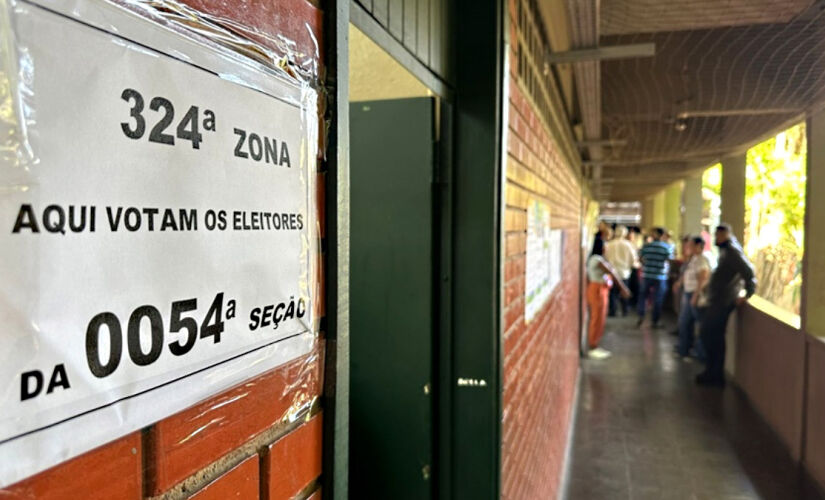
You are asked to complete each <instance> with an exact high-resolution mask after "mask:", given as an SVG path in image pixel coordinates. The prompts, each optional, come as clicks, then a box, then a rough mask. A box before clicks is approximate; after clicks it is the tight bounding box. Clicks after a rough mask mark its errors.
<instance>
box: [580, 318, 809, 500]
mask: <svg viewBox="0 0 825 500" xmlns="http://www.w3.org/2000/svg"><path fill="white" fill-rule="evenodd" d="M635 319H636V318H635V316H632V315H631V316H628V317H626V318H616V319H611V320H609V322H608V325H607V333H606V337H605V341H604V345H605V346H606V347H607V348H608V349H609V350H610V351H612V352H613V357H612V358H610V359H608V360H604V361H592V360H585V361H583V366H582V373H581V378H580V384H579V400H578V408H577V414H576V420H575V427H574V431H573V432H574V435H573V440H572V456H571V461H570V465H569V477H568V484H567V491H566V498H568V499H570V500H585V499H603V498H611V499H634V500H638V499H653V498H656V499H671V498H672V499H697V500H698V499H714V500H716V499H757V498H761V499H788V498H800V499H815V498H821V497H820V496H817V493H816V491H815V490H814V488H813V487H811V486H810V483H808V482H807V481H805V480H804V478H803V477H802V476H801V473H800V469H799V467H798V466H797V465H796V464H795V463H794V462H793V461H792V460H791V458H790V456H789V455H788V452H787V451H786V448H785V447H784V446H783V445H782V444H781V442H780V441H779V440H778V439H777V438H776V436H775V435H774V434H773V431H772V430H771V429H770V428H769V427H768V426H767V425H766V424H765V423H764V421H763V420H762V419H761V418H760V417H759V416H758V415H757V413H756V412H755V411H754V409H753V408H752V407H751V405H750V403H748V402H747V400H746V399H745V397H744V396H743V394H742V393H741V392H740V391H739V390H738V389H737V388H736V387H734V386H733V385H729V386H728V387H727V388H725V389H707V388H699V387H697V386H696V385H694V383H693V377H694V375H695V374H696V373H697V372H698V371H699V370H700V367H699V365H698V364H696V363H687V362H683V361H681V360H679V359H677V358H675V357H674V356H673V355H672V350H673V341H674V337H672V336H671V335H670V334H669V333H668V331H669V329H670V327H671V326H672V324H671V325H666V326H667V327H668V328H663V329H658V330H652V329H650V328H649V327H647V326H644V327H643V328H641V329H640V328H637V327H636V326H635Z"/></svg>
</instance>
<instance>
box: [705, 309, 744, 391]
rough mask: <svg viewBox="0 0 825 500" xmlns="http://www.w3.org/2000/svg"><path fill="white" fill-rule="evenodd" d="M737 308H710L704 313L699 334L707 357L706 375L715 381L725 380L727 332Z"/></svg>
mask: <svg viewBox="0 0 825 500" xmlns="http://www.w3.org/2000/svg"><path fill="white" fill-rule="evenodd" d="M735 308H736V306H735V305H733V304H723V305H712V306H708V308H707V309H705V310H704V311H702V321H701V323H700V324H699V332H700V337H701V338H702V345H704V347H705V355H706V356H707V369H706V370H705V373H707V375H708V377H709V378H710V379H712V380H715V381H721V380H724V378H725V330H726V328H727V326H728V317H729V316H730V313H731V312H733V310H734V309H735Z"/></svg>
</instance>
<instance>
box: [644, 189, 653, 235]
mask: <svg viewBox="0 0 825 500" xmlns="http://www.w3.org/2000/svg"><path fill="white" fill-rule="evenodd" d="M651 226H653V198H652V197H650V198H645V200H644V201H643V202H642V223H641V228H642V230H643V231H644V230H646V229H647V228H649V227H651Z"/></svg>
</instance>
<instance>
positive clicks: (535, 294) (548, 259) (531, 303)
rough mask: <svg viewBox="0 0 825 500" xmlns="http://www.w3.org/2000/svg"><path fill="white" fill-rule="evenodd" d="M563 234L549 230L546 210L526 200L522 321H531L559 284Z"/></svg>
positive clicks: (548, 218) (548, 212)
mask: <svg viewBox="0 0 825 500" xmlns="http://www.w3.org/2000/svg"><path fill="white" fill-rule="evenodd" d="M563 254H564V231H562V230H561V229H550V207H549V206H548V205H547V204H546V203H544V202H541V201H538V200H535V199H533V200H530V204H529V205H528V206H527V268H526V276H527V278H526V283H525V289H524V320H525V321H527V322H529V321H531V320H532V319H533V318H534V317H535V316H536V314H537V313H538V312H539V311H540V310H541V308H542V307H544V304H545V303H546V302H547V299H548V298H549V297H550V294H551V293H553V290H554V289H555V288H556V286H557V285H558V284H559V283H560V282H561V278H562V262H563Z"/></svg>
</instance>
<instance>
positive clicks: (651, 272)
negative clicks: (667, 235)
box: [639, 241, 673, 280]
mask: <svg viewBox="0 0 825 500" xmlns="http://www.w3.org/2000/svg"><path fill="white" fill-rule="evenodd" d="M639 255H640V256H641V258H642V277H643V278H647V279H654V280H664V279H667V271H668V268H669V265H668V260H670V259H672V258H673V247H672V246H670V245H668V244H667V243H665V242H664V241H651V242H650V243H647V244H646V245H645V246H643V247H642V251H641V252H640V253H639Z"/></svg>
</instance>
